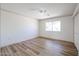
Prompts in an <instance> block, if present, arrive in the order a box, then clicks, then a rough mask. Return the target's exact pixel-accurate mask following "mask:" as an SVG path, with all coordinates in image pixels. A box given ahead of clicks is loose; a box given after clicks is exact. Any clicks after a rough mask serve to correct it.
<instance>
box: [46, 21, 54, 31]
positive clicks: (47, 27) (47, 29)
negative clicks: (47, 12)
mask: <svg viewBox="0 0 79 59" xmlns="http://www.w3.org/2000/svg"><path fill="white" fill-rule="evenodd" d="M45 25H46V29H45V30H46V31H52V29H53V27H52V22H46V24H45Z"/></svg>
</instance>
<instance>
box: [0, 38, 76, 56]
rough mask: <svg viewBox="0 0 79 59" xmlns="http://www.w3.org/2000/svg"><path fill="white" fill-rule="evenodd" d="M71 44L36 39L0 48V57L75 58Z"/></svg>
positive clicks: (74, 49)
mask: <svg viewBox="0 0 79 59" xmlns="http://www.w3.org/2000/svg"><path fill="white" fill-rule="evenodd" d="M76 55H77V50H76V48H75V46H74V44H73V43H70V42H65V41H58V40H50V39H45V38H36V39H31V40H27V41H23V42H20V43H17V44H13V45H10V46H6V47H3V48H0V56H76Z"/></svg>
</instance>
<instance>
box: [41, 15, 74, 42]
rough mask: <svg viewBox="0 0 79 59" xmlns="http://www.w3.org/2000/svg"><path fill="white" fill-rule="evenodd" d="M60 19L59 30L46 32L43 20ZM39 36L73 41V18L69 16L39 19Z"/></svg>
mask: <svg viewBox="0 0 79 59" xmlns="http://www.w3.org/2000/svg"><path fill="white" fill-rule="evenodd" d="M57 20H59V21H61V32H46V31H45V22H47V21H51V22H53V21H57ZM40 36H43V37H48V38H53V39H58V40H64V41H70V42H73V18H72V17H71V16H67V17H59V18H52V19H46V20H41V21H40Z"/></svg>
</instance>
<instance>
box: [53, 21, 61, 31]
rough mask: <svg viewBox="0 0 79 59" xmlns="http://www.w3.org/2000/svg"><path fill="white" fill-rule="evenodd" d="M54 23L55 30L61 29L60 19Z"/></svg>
mask: <svg viewBox="0 0 79 59" xmlns="http://www.w3.org/2000/svg"><path fill="white" fill-rule="evenodd" d="M52 24H53V31H61V22H60V21H54V22H53V23H52Z"/></svg>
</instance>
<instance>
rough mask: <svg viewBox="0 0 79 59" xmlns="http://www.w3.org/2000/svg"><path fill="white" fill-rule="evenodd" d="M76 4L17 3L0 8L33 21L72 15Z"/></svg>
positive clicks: (3, 5) (2, 5)
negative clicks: (33, 19)
mask: <svg viewBox="0 0 79 59" xmlns="http://www.w3.org/2000/svg"><path fill="white" fill-rule="evenodd" d="M75 7H76V3H22V4H20V3H17V4H13V3H12V4H11V3H9V4H8V3H6V4H1V8H2V9H5V10H8V11H12V12H15V13H18V14H21V15H24V16H29V17H31V18H35V19H45V18H50V17H60V16H69V15H72V14H73V12H74V10H75Z"/></svg>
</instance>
